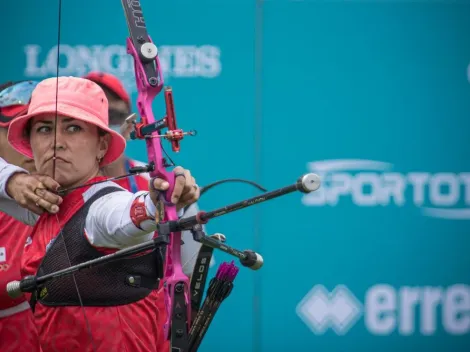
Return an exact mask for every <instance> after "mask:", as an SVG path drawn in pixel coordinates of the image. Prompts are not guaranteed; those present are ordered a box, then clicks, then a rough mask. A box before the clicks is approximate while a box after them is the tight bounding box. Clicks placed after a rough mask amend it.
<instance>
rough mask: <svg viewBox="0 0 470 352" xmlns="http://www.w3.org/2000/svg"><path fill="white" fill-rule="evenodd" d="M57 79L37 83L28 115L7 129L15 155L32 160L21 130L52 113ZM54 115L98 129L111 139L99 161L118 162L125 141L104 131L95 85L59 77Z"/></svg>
mask: <svg viewBox="0 0 470 352" xmlns="http://www.w3.org/2000/svg"><path fill="white" fill-rule="evenodd" d="M56 84H57V77H53V78H48V79H45V80H43V81H41V82H40V83H39V84H38V85H37V86H36V88H35V89H34V91H33V93H32V95H31V102H30V105H29V109H28V113H27V114H26V115H24V116H20V117H18V118H16V119H15V120H13V121H12V122H11V124H10V128H9V129H8V142H9V143H10V145H11V146H12V147H13V148H14V149H16V150H17V151H18V152H19V153H21V154H23V155H25V156H27V157H29V158H33V152H32V150H31V145H30V143H29V138H28V137H27V136H26V133H25V132H24V131H25V127H26V124H27V123H28V121H29V120H30V119H31V118H32V117H35V116H38V115H43V114H54V115H55V113H56ZM57 114H58V115H62V116H67V117H71V118H74V119H77V120H81V121H85V122H88V123H91V124H93V125H95V126H98V127H99V128H100V129H102V130H103V131H106V132H108V133H109V135H110V136H111V138H110V142H109V146H108V151H107V152H106V154H105V155H104V157H103V159H102V160H101V163H100V166H101V167H102V166H105V165H108V164H110V163H112V162H113V161H114V160H116V159H117V158H119V157H120V156H121V155H122V153H123V152H124V149H125V147H126V140H125V139H124V137H122V136H121V135H120V134H119V133H117V132H115V131H113V130H112V129H110V128H109V127H108V99H106V95H105V94H104V92H103V90H102V89H101V87H100V86H98V85H97V84H96V83H94V82H92V81H90V80H88V79H84V78H78V77H59V79H58V94H57Z"/></svg>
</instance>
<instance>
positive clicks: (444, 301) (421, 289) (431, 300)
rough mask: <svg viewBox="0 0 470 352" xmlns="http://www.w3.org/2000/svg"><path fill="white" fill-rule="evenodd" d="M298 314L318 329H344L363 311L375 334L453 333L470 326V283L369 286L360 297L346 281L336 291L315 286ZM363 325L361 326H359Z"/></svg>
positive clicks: (338, 331)
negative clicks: (469, 284)
mask: <svg viewBox="0 0 470 352" xmlns="http://www.w3.org/2000/svg"><path fill="white" fill-rule="evenodd" d="M296 312H297V315H298V316H299V317H300V319H301V320H302V321H303V322H304V323H305V324H306V325H307V326H308V327H309V328H310V330H312V332H313V333H315V334H316V335H323V334H325V333H326V332H327V331H328V330H330V329H331V330H332V331H334V332H335V333H336V334H337V335H345V334H346V333H348V332H349V331H350V329H351V328H353V327H354V326H355V325H357V324H358V322H359V321H360V319H361V318H362V317H364V319H363V323H364V326H365V329H366V330H367V331H368V332H369V333H370V334H372V335H379V336H387V335H391V334H393V333H398V334H399V335H403V336H411V335H423V336H431V335H435V334H437V333H438V332H440V331H444V332H445V333H447V334H449V335H465V334H468V333H469V332H470V287H469V286H468V285H465V284H455V285H452V286H449V287H442V286H437V287H433V286H402V287H399V288H395V287H392V286H390V285H387V284H379V285H374V286H372V287H370V288H369V289H368V290H367V291H366V293H365V297H364V298H363V299H362V300H359V299H358V297H357V296H355V295H354V294H353V293H352V292H351V291H350V290H349V289H348V288H347V287H346V286H344V285H338V286H336V287H335V288H334V289H333V290H332V291H331V292H330V291H328V289H327V288H325V287H324V286H322V285H316V286H314V287H313V288H312V289H311V290H310V292H308V293H307V295H306V296H305V297H304V298H303V299H302V301H301V302H300V303H299V304H298V305H297V309H296ZM356 328H358V327H356Z"/></svg>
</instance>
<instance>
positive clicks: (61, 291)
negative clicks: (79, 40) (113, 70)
mask: <svg viewBox="0 0 470 352" xmlns="http://www.w3.org/2000/svg"><path fill="white" fill-rule="evenodd" d="M8 141H9V142H10V144H11V145H12V147H13V148H14V149H16V150H17V151H18V152H20V153H22V154H23V155H25V156H27V157H30V158H34V161H35V165H36V169H37V171H38V174H41V175H42V176H33V175H29V174H28V173H27V172H26V171H25V170H23V169H21V168H18V167H15V166H13V165H10V164H7V163H6V162H5V161H3V160H2V159H0V211H3V212H5V213H8V214H9V215H11V216H13V217H15V218H17V219H18V220H20V221H22V222H24V223H26V224H29V225H34V230H33V233H32V235H31V240H30V241H28V242H27V243H26V247H25V249H24V253H23V258H22V264H21V270H22V275H23V276H26V275H36V274H38V275H45V274H47V273H50V272H54V271H57V270H60V269H63V268H65V267H69V266H71V265H75V264H78V263H81V262H84V261H87V260H90V259H94V258H97V257H100V256H102V255H103V254H108V253H111V252H113V251H116V250H119V249H121V248H125V247H128V246H130V245H134V244H137V243H141V242H144V241H148V240H150V239H152V237H153V231H155V229H156V223H155V221H154V220H155V214H156V205H155V203H156V199H157V197H158V192H159V191H164V190H166V189H167V188H168V186H169V185H168V183H167V182H165V181H163V180H161V179H153V180H151V181H150V187H149V188H150V191H148V192H146V191H141V192H137V193H135V194H133V193H130V192H128V191H126V190H125V189H123V188H121V187H120V186H118V185H117V184H116V183H114V182H111V181H105V180H106V178H105V177H103V176H102V175H101V174H100V171H99V170H100V168H102V167H103V166H105V165H107V164H109V163H111V162H113V161H114V160H116V159H117V158H118V157H119V156H120V155H121V154H122V153H123V151H124V148H125V144H126V142H125V140H124V138H123V137H122V136H121V135H120V134H119V133H117V132H115V131H113V130H112V129H110V128H109V127H108V102H107V99H106V96H105V94H104V92H103V90H102V89H101V88H100V87H99V86H98V85H97V84H96V83H94V82H91V81H89V80H86V79H83V78H76V77H58V78H50V79H46V80H44V81H42V82H41V83H39V84H38V85H37V87H36V89H35V90H34V91H33V94H32V97H31V102H30V105H29V109H28V113H27V114H26V115H24V116H21V117H19V118H17V119H15V120H14V121H13V122H12V123H11V124H10V127H9V131H8ZM174 172H175V175H176V179H175V187H174V191H173V193H172V197H171V201H172V203H173V204H175V205H176V207H177V209H182V208H183V207H185V206H187V205H189V204H192V203H194V202H195V201H197V199H198V198H199V190H198V187H197V185H196V183H195V180H194V178H193V177H192V176H191V174H190V172H189V171H188V170H184V169H183V168H181V167H176V168H175V169H174ZM46 175H49V176H46ZM50 176H52V177H50ZM99 181H105V182H101V183H97V182H99ZM77 186H80V187H79V188H76V187H77ZM59 187H60V188H61V189H65V190H67V189H69V191H66V193H65V195H64V196H63V197H60V196H58V195H57V193H56V191H57V190H58V188H59ZM38 213H39V214H41V215H40V216H39V215H37V214H38ZM158 253H160V252H159V251H152V252H150V253H145V254H142V255H139V256H134V257H131V258H129V259H125V260H119V261H116V262H111V263H108V264H105V265H101V266H98V267H96V268H91V269H87V270H84V271H80V272H78V273H76V274H75V275H71V276H65V277H62V278H61V279H58V280H55V281H50V282H48V283H47V284H46V285H45V286H44V287H43V288H41V289H40V290H39V291H38V292H36V294H33V295H32V298H31V302H32V305H33V306H34V310H35V320H36V325H37V328H38V332H39V336H40V341H41V346H42V349H43V351H44V352H48V351H77V352H78V351H80V352H87V351H135V352H140V351H155V352H158V348H157V345H159V344H158V343H157V342H156V341H155V336H157V335H159V329H160V328H161V327H160V326H158V324H157V321H155V309H156V308H155V307H156V304H155V300H156V298H157V295H156V290H155V288H157V287H158V278H159V277H161V266H162V258H159V257H158ZM153 297H154V298H153Z"/></svg>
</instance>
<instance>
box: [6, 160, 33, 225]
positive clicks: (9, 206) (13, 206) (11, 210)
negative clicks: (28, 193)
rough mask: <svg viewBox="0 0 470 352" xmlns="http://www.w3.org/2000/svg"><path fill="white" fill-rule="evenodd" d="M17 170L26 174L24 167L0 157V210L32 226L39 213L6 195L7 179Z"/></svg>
mask: <svg viewBox="0 0 470 352" xmlns="http://www.w3.org/2000/svg"><path fill="white" fill-rule="evenodd" d="M17 172H23V173H26V174H27V173H28V172H27V171H26V170H25V169H22V168H21V167H18V166H15V165H12V164H8V163H7V162H6V161H5V160H3V159H2V158H0V211H2V212H4V213H5V214H8V215H10V216H11V217H13V218H15V219H16V220H18V221H21V222H22V223H24V224H26V225H31V226H32V225H34V224H35V223H36V221H37V219H38V218H39V215H37V214H35V213H33V212H32V211H30V210H28V209H25V208H23V207H21V206H20V205H19V204H18V203H16V202H15V200H14V199H12V198H11V197H10V196H9V195H8V193H7V191H6V185H7V181H8V179H9V178H10V177H11V176H12V175H13V174H14V173H17Z"/></svg>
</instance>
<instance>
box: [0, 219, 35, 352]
mask: <svg viewBox="0 0 470 352" xmlns="http://www.w3.org/2000/svg"><path fill="white" fill-rule="evenodd" d="M32 229H33V228H32V227H31V226H28V225H25V224H23V223H21V222H20V221H18V220H16V219H14V218H12V217H11V216H9V215H7V214H5V213H1V212H0V351H1V352H23V351H24V352H36V351H40V350H41V348H40V347H39V339H38V336H37V331H36V326H35V324H34V317H33V313H32V312H31V309H30V307H29V302H28V301H27V300H26V297H24V296H22V297H20V298H17V299H12V298H10V297H9V296H8V294H7V291H6V286H7V283H8V282H10V281H14V280H19V279H21V273H20V267H21V265H20V261H21V255H22V253H23V248H24V246H25V243H26V240H27V238H28V236H29V235H30V233H31V230H32Z"/></svg>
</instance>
